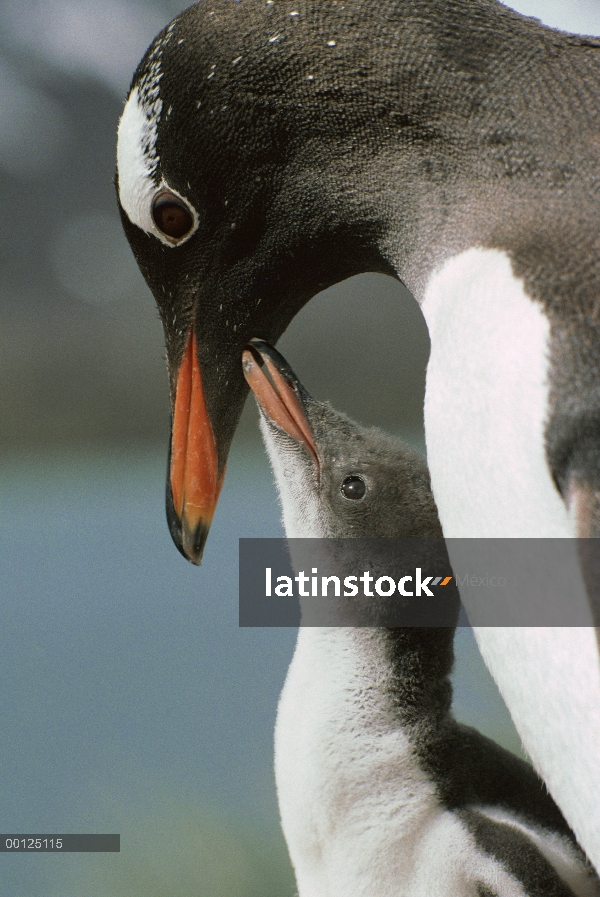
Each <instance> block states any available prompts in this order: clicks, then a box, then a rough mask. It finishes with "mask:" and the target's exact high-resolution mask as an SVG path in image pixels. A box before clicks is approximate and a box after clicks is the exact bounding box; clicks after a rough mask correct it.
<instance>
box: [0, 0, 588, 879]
mask: <svg viewBox="0 0 600 897" xmlns="http://www.w3.org/2000/svg"><path fill="white" fill-rule="evenodd" d="M512 5H513V6H514V7H515V8H517V9H519V11H521V12H524V13H526V14H528V15H534V16H537V17H539V18H542V19H543V21H545V22H546V23H547V24H549V25H552V26H555V27H560V28H564V29H566V30H571V31H578V32H581V33H587V34H600V4H599V3H598V2H597V0H587V2H586V0H520V2H519V3H518V4H516V3H515V4H512ZM182 8H183V5H182V4H180V3H178V2H174V0H162V2H158V0H156V2H144V3H143V2H136V0H102V2H101V3H98V2H90V0H0V193H1V197H2V199H1V202H2V206H1V207H2V209H3V214H2V215H1V216H0V229H1V237H0V259H1V264H0V480H1V490H0V597H1V602H0V615H1V616H0V620H1V625H0V716H1V725H0V738H1V745H0V770H1V774H0V831H2V832H4V833H12V832H15V833H19V832H21V833H24V832H63V833H67V832H120V833H121V836H122V837H121V845H122V847H121V853H120V854H107V855H98V856H94V855H86V854H80V855H77V854H71V855H63V856H46V855H44V856H23V855H9V854H6V853H3V854H0V892H2V893H5V894H7V895H8V894H10V895H11V897H105V895H106V897H109V895H110V897H125V895H127V897H130V895H131V897H137V895H140V897H141V895H144V897H154V895H156V897H159V895H160V897H179V895H192V894H198V895H202V897H225V895H227V897H259V895H260V897H271V895H276V894H277V895H292V894H293V893H294V884H293V876H292V873H291V869H290V866H289V861H288V860H287V854H286V851H285V845H284V843H283V839H282V837H281V835H280V833H279V825H278V815H277V806H276V799H275V790H274V784H273V775H272V731H273V724H274V719H275V712H276V705H277V697H278V694H279V691H280V689H281V686H282V683H283V679H284V676H285V671H286V669H287V665H288V663H289V660H290V658H291V654H292V650H293V645H294V640H295V632H293V631H291V630H240V629H239V628H238V625H237V540H238V538H239V537H240V536H277V535H279V534H280V533H281V526H280V523H279V511H278V508H277V503H276V495H275V492H274V488H273V486H272V480H271V475H270V472H269V469H268V466H267V463H266V460H265V458H264V455H263V452H262V447H261V445H260V443H259V440H258V435H257V426H256V413H255V410H254V408H253V406H252V405H251V404H250V403H249V404H248V406H247V408H246V411H245V413H244V419H243V422H242V426H241V427H240V429H239V431H238V435H237V437H236V442H235V445H234V448H233V452H232V457H231V461H230V464H229V472H228V477H227V480H226V485H225V487H224V492H223V498H222V500H221V502H220V505H219V509H218V512H217V516H216V518H215V522H214V525H213V529H212V532H211V536H210V540H209V543H208V547H207V551H206V555H205V561H204V563H203V566H202V568H200V569H196V568H193V567H191V566H190V565H189V564H187V563H186V562H185V561H183V559H182V558H181V557H180V556H179V554H178V553H177V552H176V550H175V548H174V547H173V545H172V543H171V540H170V537H169V535H168V531H167V527H166V523H165V519H164V507H163V501H164V477H165V470H166V449H167V433H168V398H167V382H166V375H165V365H164V348H163V336H162V331H161V327H160V323H159V320H158V315H157V313H156V310H155V308H154V304H153V300H152V297H151V296H150V294H149V291H148V289H147V288H146V286H145V284H144V282H143V280H142V278H141V275H140V274H139V272H138V270H137V268H136V266H135V263H134V261H133V257H132V256H131V253H130V251H129V248H128V246H127V243H126V241H125V238H124V236H123V233H122V231H121V226H120V222H119V218H118V214H117V210H116V201H115V193H114V186H113V183H112V180H113V175H114V158H115V134H116V128H117V122H118V118H119V115H120V112H121V109H122V105H123V100H124V97H125V94H126V91H127V87H128V83H129V79H130V77H131V75H132V73H133V70H134V68H135V66H136V64H137V62H138V61H139V59H140V57H141V55H142V53H143V52H144V50H145V48H146V46H147V45H148V44H149V43H150V41H151V40H152V38H153V37H154V35H155V34H156V33H157V32H158V31H159V30H160V28H162V27H163V25H165V24H166V23H167V22H168V21H169V20H170V19H171V18H172V17H173V16H174V15H176V14H177V13H178V12H179V11H180V10H181V9H182ZM374 310H375V311H374ZM332 336H334V338H333V339H332ZM280 348H281V350H282V352H283V353H284V355H286V357H287V358H288V360H289V361H290V363H291V364H292V366H293V367H294V368H295V369H296V371H297V373H298V374H299V376H300V377H301V379H302V380H303V381H304V382H305V384H306V386H307V387H308V388H309V390H310V391H311V392H313V394H314V395H315V396H316V397H317V398H319V399H329V400H331V401H332V402H333V404H334V405H336V407H339V408H342V409H343V410H345V411H347V412H348V413H350V414H351V415H352V416H353V417H355V418H357V419H358V420H360V421H361V422H362V423H365V424H378V425H380V426H382V427H384V428H386V429H388V430H390V431H393V432H398V433H401V434H402V435H403V436H404V437H405V438H407V439H408V440H410V441H411V442H412V443H413V444H414V445H415V446H416V447H418V448H420V449H423V444H424V443H423V429H422V405H423V387H424V376H425V365H426V362H427V354H428V340H427V333H426V328H425V325H424V322H423V320H422V317H421V315H420V312H419V310H418V308H417V306H416V303H415V302H414V300H413V299H412V298H411V297H410V296H409V295H408V294H407V293H406V292H405V291H403V289H402V287H400V286H399V285H398V284H396V283H395V282H393V281H391V280H389V279H387V278H384V277H379V276H375V275H368V276H366V275H365V276H363V277H359V278H353V279H352V280H351V281H348V282H346V283H344V284H341V285H339V286H337V287H336V288H334V289H331V290H328V291H326V292H325V293H323V294H321V295H320V296H318V297H316V298H315V299H314V300H313V301H312V302H311V303H310V304H309V305H308V306H307V307H306V308H305V309H304V311H303V312H302V313H301V314H300V315H299V316H298V317H297V319H296V320H295V321H294V323H293V324H292V326H291V328H290V330H289V331H288V332H287V333H286V334H285V336H284V338H283V339H282V340H281V342H280ZM457 655H458V659H457V666H456V671H455V711H456V713H457V715H458V716H459V717H460V718H461V719H463V720H465V721H467V722H469V723H471V724H474V725H478V726H479V727H480V728H481V729H482V730H483V731H485V732H486V733H488V734H490V735H491V736H492V737H495V738H496V739H497V740H499V741H501V742H502V743H503V744H504V745H506V746H507V747H509V748H510V749H512V750H515V751H517V752H518V751H519V744H518V739H517V736H516V734H515V732H514V730H513V729H512V726H511V724H510V720H509V718H508V715H507V713H506V710H505V708H504V707H503V705H502V703H501V700H500V698H499V696H498V694H497V692H496V690H495V688H494V686H493V683H492V682H491V680H490V679H489V676H488V675H487V673H486V671H485V668H484V667H483V666H482V664H481V661H480V659H479V657H478V654H477V650H476V648H475V646H474V642H473V639H472V636H471V634H470V633H469V632H468V631H464V630H463V631H461V632H460V633H459V636H458V639H457Z"/></svg>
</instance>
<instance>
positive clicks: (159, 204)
mask: <svg viewBox="0 0 600 897" xmlns="http://www.w3.org/2000/svg"><path fill="white" fill-rule="evenodd" d="M152 217H153V218H154V223H155V224H156V226H157V228H158V229H159V231H160V232H161V234H164V235H165V237H168V238H169V239H171V240H174V241H178V240H181V239H183V237H186V236H187V235H188V234H189V232H190V231H191V229H192V228H193V226H194V216H193V215H192V213H191V212H190V210H189V209H188V207H187V206H186V204H185V203H184V201H183V200H182V199H180V198H179V197H178V196H175V194H174V193H171V192H170V191H169V190H164V191H162V192H161V193H159V194H158V196H157V197H156V198H155V200H154V203H153V204H152Z"/></svg>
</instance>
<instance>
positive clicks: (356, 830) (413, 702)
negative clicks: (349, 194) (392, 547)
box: [243, 340, 600, 897]
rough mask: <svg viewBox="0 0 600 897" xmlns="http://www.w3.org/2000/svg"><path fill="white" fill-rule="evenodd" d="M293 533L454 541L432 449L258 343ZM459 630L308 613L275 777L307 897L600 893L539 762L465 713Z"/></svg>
mask: <svg viewBox="0 0 600 897" xmlns="http://www.w3.org/2000/svg"><path fill="white" fill-rule="evenodd" d="M243 368H244V374H245V376H246V379H247V381H248V383H249V385H250V388H251V389H252V391H253V393H254V396H255V398H256V400H257V403H258V405H259V408H260V411H261V430H262V434H263V438H264V441H265V444H266V447H267V451H268V454H269V458H270V461H271V465H272V468H273V471H274V475H275V481H276V485H277V488H278V491H279V496H280V500H281V504H282V509H283V522H284V526H285V531H286V535H287V536H288V537H289V538H294V537H296V538H297V537H309V538H338V539H339V538H347V537H381V538H400V537H415V536H418V537H440V536H441V528H440V523H439V520H438V516H437V510H436V507H435V502H434V500H433V496H432V494H431V489H430V483H429V475H428V471H427V466H426V464H425V461H424V460H423V459H422V458H421V457H420V456H419V455H418V454H417V453H416V452H414V451H413V450H411V449H410V448H408V447H407V446H406V445H405V444H404V443H402V442H401V441H400V440H399V439H395V438H392V437H390V436H388V435H387V434H385V433H383V432H381V431H380V430H377V429H366V428H364V427H361V426H359V425H358V424H356V423H354V422H353V421H351V420H350V419H349V418H348V417H346V416H345V415H344V414H341V413H340V412H338V411H336V410H334V409H333V408H331V406H329V405H327V404H322V403H320V402H317V401H316V400H315V399H313V398H312V397H311V396H310V395H309V394H308V392H307V391H306V390H305V389H304V387H303V386H302V384H301V383H300V382H299V380H298V379H297V377H296V376H295V374H294V372H293V371H292V370H291V368H290V367H289V365H288V364H287V362H286V361H285V359H283V357H282V356H281V355H280V354H279V353H278V352H277V351H276V350H275V349H274V348H273V347H272V346H270V345H269V344H268V343H266V342H264V341H261V340H253V341H252V343H251V344H250V346H249V347H248V349H246V350H245V352H244V354H243ZM453 637H454V628H452V627H445V628H428V629H426V628H403V629H402V628H397V629H381V628H350V627H314V628H310V627H301V628H300V630H299V634H298V642H297V645H296V650H295V654H294V657H293V660H292V663H291V665H290V668H289V670H288V674H287V678H286V682H285V685H284V688H283V691H282V694H281V698H280V702H279V707H278V714H277V723H276V729H275V774H276V781H277V793H278V800H279V808H280V813H281V821H282V827H283V831H284V834H285V837H286V841H287V844H288V849H289V852H290V856H291V859H292V863H293V866H294V870H295V873H296V879H297V884H298V893H299V895H300V897H339V895H344V897H467V895H469V897H491V895H496V897H525V895H528V897H542V895H543V897H549V895H556V897H567V895H571V897H573V895H577V897H598V895H600V882H599V881H598V879H597V878H596V876H595V873H594V872H593V870H592V869H591V867H590V866H589V864H588V863H587V862H586V859H585V856H584V855H583V853H582V851H581V850H580V848H579V847H578V845H577V843H576V841H575V839H574V837H573V834H572V832H571V831H570V829H569V827H568V826H567V824H566V822H565V820H564V819H563V817H562V815H561V813H560V811H559V809H558V808H557V807H556V805H555V804H554V802H553V800H552V798H551V797H550V796H549V795H548V793H547V790H546V788H545V785H544V783H543V782H542V780H541V779H540V778H539V777H538V775H537V774H536V773H535V771H534V770H533V769H532V768H531V767H530V766H529V764H527V763H525V762H524V761H522V760H520V759H518V758H517V757H515V756H514V755H512V754H511V753H510V752H508V751H506V750H504V749H503V748H501V747H499V746H498V745H497V744H495V743H494V742H493V741H491V740H490V739H487V738H485V737H484V736H483V735H481V734H480V733H479V732H477V731H476V730H475V729H472V728H469V727H465V726H462V725H460V724H459V723H457V722H456V721H455V720H454V719H453V717H452V715H451V712H450V704H451V698H452V691H451V685H450V680H449V675H450V672H451V668H452V663H453V648H452V642H453Z"/></svg>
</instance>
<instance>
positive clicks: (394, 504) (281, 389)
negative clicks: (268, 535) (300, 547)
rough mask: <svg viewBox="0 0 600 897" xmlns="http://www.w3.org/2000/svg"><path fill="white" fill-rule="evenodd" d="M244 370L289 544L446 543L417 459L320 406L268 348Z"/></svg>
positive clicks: (254, 348) (246, 357) (258, 350)
mask: <svg viewBox="0 0 600 897" xmlns="http://www.w3.org/2000/svg"><path fill="white" fill-rule="evenodd" d="M242 364H243V369H244V375H245V377H246V379H247V381H248V384H249V386H250V388H251V390H252V392H253V393H254V397H255V399H256V401H257V403H258V406H259V408H260V411H261V429H262V433H263V438H264V441H265V445H266V447H267V451H268V453H269V457H270V460H271V465H272V467H273V471H274V474H275V479H276V484H277V488H278V490H279V494H280V498H281V503H282V508H283V519H284V525H285V530H286V533H287V535H288V536H289V537H309V538H314V537H321V538H352V537H365V538H370V537H380V538H403V537H422V538H427V537H431V538H435V537H441V535H442V531H441V526H440V523H439V519H438V515H437V509H436V506H435V501H434V498H433V495H432V492H431V485H430V482H429V474H428V471H427V465H426V463H425V461H424V460H423V459H422V458H421V457H420V456H419V455H418V454H417V453H416V452H415V451H413V450H412V449H410V448H409V447H408V446H407V445H405V444H404V443H403V442H402V441H401V440H400V439H396V438H393V437H391V436H388V435H387V434H386V433H383V432H382V431H381V430H377V429H374V428H370V429H367V428H365V427H361V426H360V425H359V424H357V423H355V422H354V421H352V420H350V418H348V417H346V415H344V414H342V413H341V412H339V411H336V410H335V409H333V408H332V407H331V406H330V405H328V404H324V403H321V402H317V401H316V400H315V399H314V398H313V397H312V396H311V395H310V394H309V393H308V392H307V390H306V389H305V388H304V386H303V385H302V384H301V383H300V381H299V380H298V378H297V377H296V375H295V374H294V372H293V371H292V369H291V368H290V366H289V365H288V364H287V362H286V361H285V359H284V358H283V357H282V356H281V355H280V353H279V352H277V350H276V349H274V348H273V347H272V346H270V345H269V344H268V343H266V342H265V341H263V340H253V341H252V343H251V344H250V346H249V347H248V348H247V349H246V350H245V351H244V353H243V359H242Z"/></svg>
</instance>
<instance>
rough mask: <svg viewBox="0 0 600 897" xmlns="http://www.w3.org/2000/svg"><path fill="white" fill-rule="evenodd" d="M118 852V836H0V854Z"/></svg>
mask: <svg viewBox="0 0 600 897" xmlns="http://www.w3.org/2000/svg"><path fill="white" fill-rule="evenodd" d="M120 852H121V836H120V835H54V834H52V835H19V834H14V835H11V834H8V835H0V853H120Z"/></svg>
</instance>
